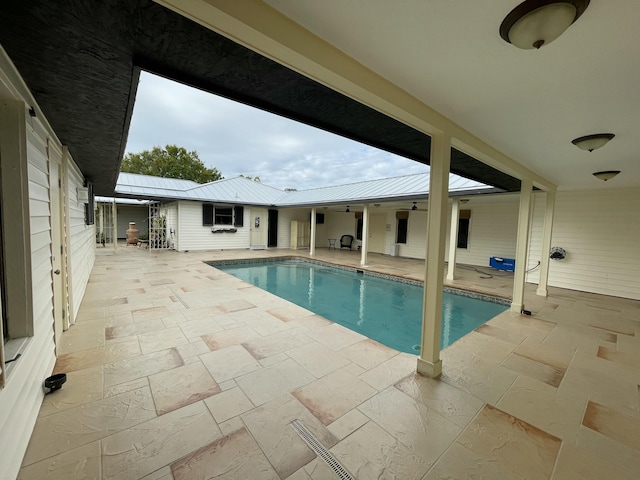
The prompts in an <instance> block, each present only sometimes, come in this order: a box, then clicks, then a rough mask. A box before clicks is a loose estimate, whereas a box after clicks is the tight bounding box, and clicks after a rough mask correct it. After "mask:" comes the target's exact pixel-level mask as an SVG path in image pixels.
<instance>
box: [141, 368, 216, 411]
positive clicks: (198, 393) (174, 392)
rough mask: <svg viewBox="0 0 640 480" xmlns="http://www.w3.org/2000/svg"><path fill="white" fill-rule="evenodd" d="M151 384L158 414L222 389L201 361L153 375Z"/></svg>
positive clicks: (150, 380) (201, 398)
mask: <svg viewBox="0 0 640 480" xmlns="http://www.w3.org/2000/svg"><path fill="white" fill-rule="evenodd" d="M149 385H150V387H151V393H152V395H153V401H154V403H155V405H156V411H157V413H158V415H164V414H165V413H168V412H171V411H173V410H177V409H178V408H182V407H184V406H186V405H190V404H192V403H195V402H198V401H200V400H204V399H205V398H209V397H211V396H212V395H216V394H217V393H220V391H221V390H220V387H218V384H217V383H216V382H215V381H214V380H213V378H211V375H209V372H208V371H207V369H206V368H205V367H204V365H203V364H202V363H201V362H197V363H193V364H189V365H184V366H182V367H178V368H174V369H171V370H167V371H165V372H160V373H156V374H155V375H151V376H149Z"/></svg>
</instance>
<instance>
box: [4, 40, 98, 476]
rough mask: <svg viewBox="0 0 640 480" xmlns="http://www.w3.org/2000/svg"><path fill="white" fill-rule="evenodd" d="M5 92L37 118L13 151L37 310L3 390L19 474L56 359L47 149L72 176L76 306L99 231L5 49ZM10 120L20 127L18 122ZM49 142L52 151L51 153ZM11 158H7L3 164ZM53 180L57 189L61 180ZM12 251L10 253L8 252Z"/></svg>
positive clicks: (9, 446)
mask: <svg viewBox="0 0 640 480" xmlns="http://www.w3.org/2000/svg"><path fill="white" fill-rule="evenodd" d="M43 74H46V72H43ZM0 91H1V92H2V93H3V94H4V95H6V96H7V97H6V98H7V101H8V102H13V103H14V104H17V103H18V102H20V105H21V109H22V108H24V112H26V110H27V109H28V108H29V106H31V105H34V106H35V110H36V116H35V117H32V116H30V115H28V114H25V116H24V117H22V118H23V120H21V121H20V128H21V129H22V128H24V130H23V131H24V136H23V135H22V134H21V135H20V139H19V143H20V144H21V148H20V151H21V152H25V154H26V159H25V158H23V159H20V158H19V154H16V156H15V160H16V162H17V163H18V164H19V165H22V166H25V161H26V180H25V184H26V185H25V187H26V189H27V192H28V206H27V205H23V203H24V202H26V199H25V200H24V202H23V200H22V198H18V197H16V198H13V199H12V200H13V203H12V207H14V209H15V208H16V207H17V208H18V209H23V210H22V211H23V212H24V211H26V209H27V208H28V209H29V222H28V236H29V243H30V251H29V253H28V255H29V259H28V260H30V263H31V268H30V269H29V270H30V272H31V278H30V279H29V280H30V282H29V285H28V287H27V288H29V289H30V294H31V297H32V301H31V304H32V305H33V315H32V318H29V319H28V320H29V321H30V322H32V326H33V329H32V332H30V333H32V335H31V336H29V337H26V338H25V339H24V342H23V343H22V347H21V349H20V353H21V357H20V358H19V359H18V360H17V361H15V362H13V363H11V364H10V365H11V366H10V368H8V369H7V379H6V383H5V386H4V388H1V389H0V432H2V435H0V465H1V466H2V476H3V478H15V477H16V476H17V474H18V471H19V468H20V464H21V462H22V457H23V456H24V452H25V451H26V448H27V445H28V443H29V438H30V436H31V433H32V430H33V426H34V424H35V421H36V417H37V415H38V411H39V409H40V406H41V403H42V399H43V396H44V392H43V388H42V382H43V380H44V379H45V378H46V377H48V376H49V375H51V372H52V370H53V366H54V364H55V353H54V312H53V301H54V299H53V276H52V275H53V272H52V270H53V267H52V265H53V263H52V251H51V248H52V247H51V245H52V243H51V226H52V224H51V221H52V219H51V207H50V181H49V172H50V168H49V159H48V153H49V155H50V156H51V158H56V159H60V157H62V166H63V168H62V169H61V170H60V172H61V175H65V173H64V172H66V175H67V177H65V178H63V183H64V184H66V185H67V191H65V192H63V193H64V195H63V196H62V197H61V201H68V202H69V216H68V219H67V220H68V222H69V227H70V228H69V230H68V232H69V233H70V235H71V238H69V241H70V244H69V248H68V251H67V254H68V255H69V256H70V259H69V260H70V261H69V264H70V265H71V269H72V270H73V282H72V285H71V289H72V290H71V291H69V292H67V296H68V297H71V296H72V297H73V298H74V310H75V311H76V312H77V309H78V308H79V306H80V302H81V300H82V297H83V294H84V291H85V288H86V284H87V281H88V277H89V273H90V272H91V268H92V267H93V260H94V230H93V226H86V225H85V224H84V206H83V204H79V203H78V202H77V201H76V188H77V187H78V186H81V185H82V184H83V178H82V175H81V173H80V171H79V170H78V168H77V167H76V166H75V164H74V163H73V161H72V160H71V159H70V158H69V157H68V155H66V154H63V153H62V152H63V147H62V145H61V144H60V142H59V140H58V139H57V138H56V136H55V134H54V133H53V130H52V129H51V127H50V126H49V125H48V123H47V121H46V119H44V117H42V115H41V113H40V110H39V108H38V107H37V105H36V103H35V100H34V99H33V97H32V96H31V94H30V93H29V91H28V90H27V89H26V87H25V84H24V82H23V81H22V79H21V78H20V76H19V74H18V73H17V71H16V70H15V68H14V67H13V65H12V63H11V61H10V60H9V59H8V57H7V56H6V54H5V53H4V51H2V50H1V49H0ZM12 121H13V120H12ZM12 125H14V126H15V123H13V124H12ZM47 141H48V142H49V143H48V147H49V152H47ZM25 147H26V148H25ZM54 156H55V157H54ZM6 160H7V159H3V164H4V162H5V161H6ZM18 160H21V162H20V161H18ZM56 183H57V182H56ZM54 187H55V188H58V185H55V186H54ZM25 243H26V242H25ZM7 254H8V255H11V251H9V252H7ZM65 260H66V259H65ZM69 273H71V272H69ZM63 301H64V300H63ZM30 316H31V315H30Z"/></svg>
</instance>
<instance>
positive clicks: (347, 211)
mask: <svg viewBox="0 0 640 480" xmlns="http://www.w3.org/2000/svg"><path fill="white" fill-rule="evenodd" d="M350 211H351V210H349V205H347V209H346V210H345V212H346V213H349V212H350Z"/></svg>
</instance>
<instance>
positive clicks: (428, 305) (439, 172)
mask: <svg viewBox="0 0 640 480" xmlns="http://www.w3.org/2000/svg"><path fill="white" fill-rule="evenodd" d="M450 164H451V135H450V134H449V133H447V132H443V133H438V134H435V135H433V136H432V137H431V165H430V173H429V204H428V205H429V206H428V212H427V253H426V260H425V278H424V299H423V302H422V343H421V349H420V358H418V366H417V370H418V372H419V373H421V374H423V375H426V376H428V377H433V378H438V377H439V376H440V375H441V374H442V360H440V331H441V330H442V295H443V280H444V247H445V245H444V244H445V239H446V235H445V234H446V230H445V229H446V225H447V207H448V197H449V166H450Z"/></svg>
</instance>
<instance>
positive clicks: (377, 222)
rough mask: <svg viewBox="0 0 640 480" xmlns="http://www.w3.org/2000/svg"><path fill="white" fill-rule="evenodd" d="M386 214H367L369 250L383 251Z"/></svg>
mask: <svg viewBox="0 0 640 480" xmlns="http://www.w3.org/2000/svg"><path fill="white" fill-rule="evenodd" d="M386 222H387V216H386V215H385V214H384V213H377V214H375V215H369V245H368V247H369V251H370V252H374V253H385V251H384V248H385V243H386V242H385V239H386V232H385V228H386Z"/></svg>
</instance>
